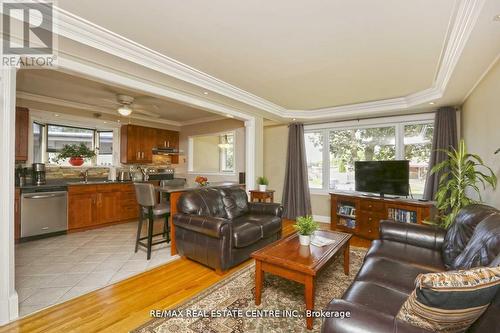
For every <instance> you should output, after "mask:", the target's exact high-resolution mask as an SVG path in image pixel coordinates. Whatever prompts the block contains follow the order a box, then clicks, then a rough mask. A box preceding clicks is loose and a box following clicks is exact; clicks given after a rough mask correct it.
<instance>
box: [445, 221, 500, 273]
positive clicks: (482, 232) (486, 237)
mask: <svg viewBox="0 0 500 333" xmlns="http://www.w3.org/2000/svg"><path fill="white" fill-rule="evenodd" d="M499 254H500V214H493V215H490V216H488V217H487V218H485V219H484V220H483V221H482V222H481V223H479V224H478V225H477V227H476V229H475V230H474V233H473V235H472V237H471V239H470V241H469V243H468V244H467V246H466V247H465V249H464V250H463V251H462V253H460V255H459V256H458V257H457V258H456V259H455V261H454V262H453V264H452V268H453V269H468V268H472V267H478V266H488V265H489V264H490V263H491V262H492V261H493V260H495V258H496V257H497V256H498V255H499Z"/></svg>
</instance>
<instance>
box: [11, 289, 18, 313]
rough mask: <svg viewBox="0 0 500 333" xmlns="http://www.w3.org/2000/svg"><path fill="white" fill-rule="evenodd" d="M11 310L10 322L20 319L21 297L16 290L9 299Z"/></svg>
mask: <svg viewBox="0 0 500 333" xmlns="http://www.w3.org/2000/svg"><path fill="white" fill-rule="evenodd" d="M9 310H10V311H9V315H10V318H9V319H10V321H13V320H16V319H17V318H19V296H18V295H17V291H16V290H14V293H13V294H12V295H10V297H9Z"/></svg>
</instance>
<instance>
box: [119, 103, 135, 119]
mask: <svg viewBox="0 0 500 333" xmlns="http://www.w3.org/2000/svg"><path fill="white" fill-rule="evenodd" d="M118 113H119V114H121V115H122V116H124V117H127V116H130V114H131V113H132V109H131V108H130V106H128V105H122V106H120V107H119V108H118Z"/></svg>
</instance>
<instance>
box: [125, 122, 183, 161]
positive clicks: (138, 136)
mask: <svg viewBox="0 0 500 333" xmlns="http://www.w3.org/2000/svg"><path fill="white" fill-rule="evenodd" d="M120 145H121V147H120V148H121V149H120V152H121V154H120V155H121V157H120V160H121V163H123V164H134V163H137V164H149V163H152V162H153V148H157V147H172V148H177V149H178V148H179V132H174V131H167V130H160V129H156V128H151V127H143V126H137V125H123V126H122V128H121V141H120ZM171 161H172V163H174V164H177V163H179V162H178V161H179V157H178V156H172V159H171Z"/></svg>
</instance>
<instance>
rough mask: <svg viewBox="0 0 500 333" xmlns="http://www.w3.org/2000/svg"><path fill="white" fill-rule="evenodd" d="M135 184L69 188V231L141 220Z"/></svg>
mask: <svg viewBox="0 0 500 333" xmlns="http://www.w3.org/2000/svg"><path fill="white" fill-rule="evenodd" d="M138 211H139V208H138V205H137V202H136V201H135V192H134V187H133V185H132V184H105V185H74V186H69V187H68V229H69V230H76V229H83V228H92V227H96V226H99V225H106V224H110V223H116V222H121V221H126V220H131V219H136V218H137V217H138Z"/></svg>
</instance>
